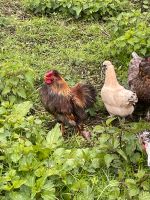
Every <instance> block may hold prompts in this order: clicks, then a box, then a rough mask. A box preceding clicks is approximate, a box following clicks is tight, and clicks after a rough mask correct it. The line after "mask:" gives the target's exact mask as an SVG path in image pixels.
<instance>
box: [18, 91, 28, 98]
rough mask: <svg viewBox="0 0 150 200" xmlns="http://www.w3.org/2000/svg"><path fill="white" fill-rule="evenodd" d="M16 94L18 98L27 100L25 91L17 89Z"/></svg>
mask: <svg viewBox="0 0 150 200" xmlns="http://www.w3.org/2000/svg"><path fill="white" fill-rule="evenodd" d="M17 94H18V95H19V96H20V97H22V98H24V99H26V98H27V95H26V91H25V90H24V89H23V88H21V89H18V90H17Z"/></svg>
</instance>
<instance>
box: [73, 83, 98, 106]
mask: <svg viewBox="0 0 150 200" xmlns="http://www.w3.org/2000/svg"><path fill="white" fill-rule="evenodd" d="M72 92H73V99H74V102H75V103H76V104H77V105H78V106H79V107H82V108H89V107H91V106H92V105H93V103H95V101H96V90H95V88H94V87H93V86H92V85H91V84H77V85H76V86H75V87H74V88H72Z"/></svg>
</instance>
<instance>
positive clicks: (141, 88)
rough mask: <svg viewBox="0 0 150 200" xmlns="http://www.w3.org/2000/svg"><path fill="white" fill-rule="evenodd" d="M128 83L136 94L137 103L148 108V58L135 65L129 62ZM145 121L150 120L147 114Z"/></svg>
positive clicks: (149, 77) (149, 92) (149, 69)
mask: <svg viewBox="0 0 150 200" xmlns="http://www.w3.org/2000/svg"><path fill="white" fill-rule="evenodd" d="M128 83H129V87H130V89H131V90H132V91H134V92H136V94H137V97H138V102H139V103H140V104H144V105H145V106H150V57H145V58H142V59H141V60H140V62H139V63H137V64H136V69H135V65H134V63H132V62H131V65H130V71H129V74H128ZM147 119H150V116H149V112H148V113H147Z"/></svg>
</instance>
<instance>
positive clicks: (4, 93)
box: [2, 87, 11, 95]
mask: <svg viewBox="0 0 150 200" xmlns="http://www.w3.org/2000/svg"><path fill="white" fill-rule="evenodd" d="M10 90H11V89H10V87H5V88H4V89H3V91H2V95H6V94H8V93H9V92H10Z"/></svg>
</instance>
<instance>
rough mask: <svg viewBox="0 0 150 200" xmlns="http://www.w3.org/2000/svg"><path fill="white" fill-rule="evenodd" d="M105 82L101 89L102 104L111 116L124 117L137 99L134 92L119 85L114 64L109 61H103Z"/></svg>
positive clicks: (130, 110)
mask: <svg viewBox="0 0 150 200" xmlns="http://www.w3.org/2000/svg"><path fill="white" fill-rule="evenodd" d="M103 67H104V68H105V82H104V85H103V87H102V90H101V97H102V100H103V102H104V105H105V107H106V109H107V111H108V112H109V114H110V115H111V116H113V115H116V116H120V117H126V116H128V115H131V114H132V112H133V111H134V105H135V103H136V102H137V101H138V99H137V96H136V93H134V92H132V91H130V90H127V89H125V88H124V87H123V86H121V85H120V84H119V83H118V81H117V78H116V73H115V70H114V66H113V65H112V63H111V62H110V61H104V62H103Z"/></svg>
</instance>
